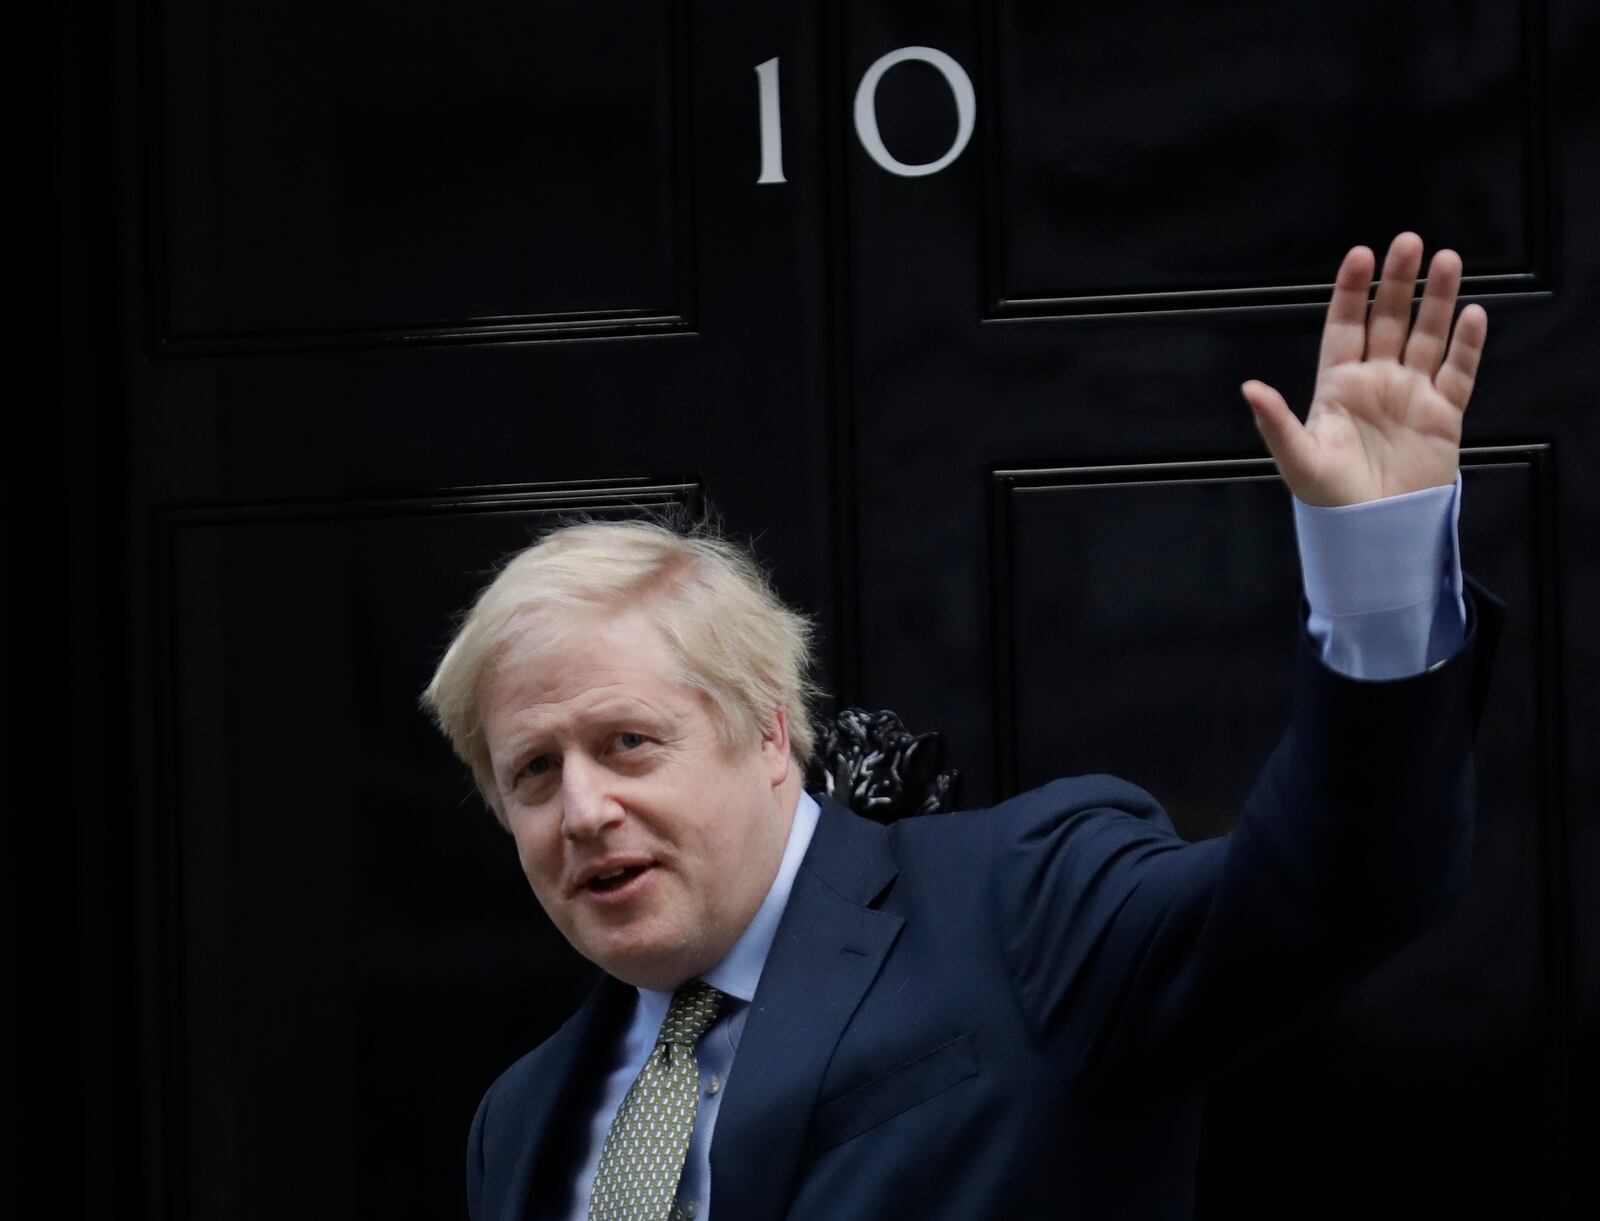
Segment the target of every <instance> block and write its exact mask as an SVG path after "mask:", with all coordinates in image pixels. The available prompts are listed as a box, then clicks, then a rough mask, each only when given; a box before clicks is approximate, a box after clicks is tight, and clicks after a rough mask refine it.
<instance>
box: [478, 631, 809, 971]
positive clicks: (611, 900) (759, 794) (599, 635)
mask: <svg viewBox="0 0 1600 1221" xmlns="http://www.w3.org/2000/svg"><path fill="white" fill-rule="evenodd" d="M481 711H482V713H483V724H484V732H485V734H486V737H487V741H488V746H489V756H490V759H491V761H492V763H493V766H494V775H495V783H496V785H497V787H498V789H499V792H500V797H501V800H502V801H503V802H504V805H505V814H506V822H507V824H508V825H509V827H510V829H511V834H512V836H513V837H514V838H515V839H516V842H517V855H518V857H519V859H520V860H521V862H522V870H523V872H524V873H525V874H527V876H528V881H529V882H530V883H531V884H532V886H533V892H534V894H535V895H537V896H538V898H539V902H540V904H542V905H543V907H544V909H545V911H546V912H547V913H549V915H550V918H551V919H552V920H554V921H555V923H556V927H557V928H559V929H560V930H561V932H562V933H563V935H565V937H566V938H567V940H568V941H570V942H571V943H572V945H573V946H574V947H575V948H576V949H577V950H578V952H579V953H581V954H582V955H583V956H584V957H585V958H588V959H589V960H590V961H592V962H594V963H596V964H597V965H599V966H600V967H601V968H602V969H604V970H605V971H607V972H608V973H610V974H611V975H614V976H616V977H617V978H618V979H620V980H623V981H624V982H625V983H631V984H635V985H638V986H640V987H647V988H660V989H668V988H675V987H677V986H678V985H679V984H680V983H682V982H684V981H685V980H687V979H690V978H693V977H694V976H696V975H698V974H700V973H701V972H703V971H705V970H707V969H708V968H710V967H711V966H713V965H715V964H716V962H717V961H718V960H720V959H721V958H722V957H723V955H724V954H726V953H727V952H728V950H729V949H731V948H732V946H733V943H734V942H735V941H736V940H737V939H738V937H739V934H740V933H741V932H743V931H744V928H745V926H746V925H747V924H748V923H749V922H750V919H751V918H752V917H753V916H754V915H755V911H756V908H757V907H759V906H760V904H761V900H762V899H763V898H764V897H765V896H766V893H767V890H768V889H769V887H770V886H771V884H772V879H773V877H774V876H775V875H776V873H777V868H778V862H779V860H780V858H781V857H782V855H783V847H784V844H785V842H786V840H787V838H788V833H789V823H790V820H791V818H792V816H793V813H794V810H793V798H794V796H795V790H794V786H792V785H790V784H788V783H786V782H787V780H788V777H789V772H790V761H789V749H788V739H787V736H786V732H785V728H784V726H783V723H782V720H781V719H779V721H778V724H777V728H776V729H775V730H774V731H773V732H772V733H770V734H768V735H767V736H765V737H763V738H761V739H759V740H757V741H754V742H750V743H747V744H745V745H743V746H740V747H736V748H729V747H727V746H726V745H724V743H723V741H722V738H721V736H720V735H719V733H718V730H717V725H716V722H715V721H713V719H712V717H711V713H710V703H709V701H708V700H707V699H706V697H705V696H704V695H702V694H701V693H700V692H698V691H696V690H694V688H692V687H691V686H689V684H688V683H687V682H685V681H684V679H683V677H682V675H681V672H680V669H679V667H678V664H677V662H676V661H675V660H674V659H673V657H672V655H671V653H670V651H669V648H668V645H667V641H666V639H665V637H663V636H662V634H661V632H660V630H659V629H658V628H657V627H656V626H655V624H654V622H653V621H652V620H651V619H650V618H649V617H648V616H647V615H646V614H645V613H644V612H642V611H638V610H622V611H616V612H611V613H600V614H597V615H596V616H595V617H594V618H593V619H586V620H583V621H581V622H579V623H576V624H574V625H573V627H572V630H571V631H570V632H569V633H568V634H567V635H566V638H565V639H563V640H561V641H559V642H558V643H556V644H553V645H549V646H546V647H544V648H542V649H537V650H528V649H526V648H517V647H513V648H512V649H511V650H510V651H509V653H508V654H507V657H506V660H504V661H503V662H502V663H501V664H500V666H499V668H498V669H497V670H496V672H495V674H494V676H493V678H492V679H491V681H490V682H489V684H488V686H487V688H486V689H485V691H484V694H483V697H482V705H481Z"/></svg>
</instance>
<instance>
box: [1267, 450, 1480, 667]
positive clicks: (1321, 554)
mask: <svg viewBox="0 0 1600 1221" xmlns="http://www.w3.org/2000/svg"><path fill="white" fill-rule="evenodd" d="M1460 507H1461V476H1460V475H1459V474H1457V476H1456V481H1455V483H1453V484H1450V485H1446V486H1443V487H1436V488H1424V489H1422V490H1421V491H1418V492H1408V493H1406V494H1404V495H1401V496H1389V497H1385V498H1384V499H1382V500H1373V501H1367V502H1366V503H1364V504H1358V505H1344V506H1340V507H1337V508H1318V507H1316V506H1313V505H1308V504H1304V503H1302V502H1301V501H1300V500H1298V499H1297V500H1295V502H1294V513H1295V531H1296V533H1297V535H1298V536H1299V540H1300V570H1301V575H1302V577H1303V578H1304V581H1305V592H1306V602H1307V603H1308V604H1309V606H1310V608H1311V614H1310V617H1309V619H1308V620H1307V624H1306V627H1307V629H1308V630H1309V631H1310V633H1311V635H1312V638H1313V639H1314V640H1315V641H1316V643H1317V645H1318V647H1319V649H1320V651H1321V654H1322V659H1323V660H1324V661H1325V662H1327V663H1328V664H1329V665H1330V666H1332V667H1333V668H1334V669H1336V670H1338V671H1340V672H1341V673H1343V674H1347V675H1349V676H1351V677H1353V678H1368V679H1387V678H1402V677H1406V676H1408V675H1411V674H1416V673H1420V672H1421V671H1422V670H1425V669H1427V668H1428V667H1429V666H1430V665H1434V664H1437V663H1438V662H1440V661H1443V660H1444V659H1445V658H1446V657H1449V656H1450V655H1451V654H1452V653H1454V652H1455V650H1456V649H1457V648H1458V647H1460V644H1461V640H1462V638H1463V636H1464V627H1465V624H1466V606H1465V603H1464V601H1463V599H1462V592H1461V590H1462V581H1461V558H1460V547H1459V545H1458V542H1457V522H1458V520H1459V516H1460Z"/></svg>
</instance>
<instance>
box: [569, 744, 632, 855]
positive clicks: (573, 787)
mask: <svg viewBox="0 0 1600 1221" xmlns="http://www.w3.org/2000/svg"><path fill="white" fill-rule="evenodd" d="M621 821H622V804H621V803H620V802H619V801H618V800H617V798H616V795H615V794H614V793H613V792H612V791H611V786H610V784H609V783H608V782H607V776H606V773H605V770H604V769H603V768H599V767H597V766H595V764H594V763H593V762H592V761H591V760H588V759H582V758H572V757H569V758H567V759H565V760H563V761H562V764H561V831H562V834H564V835H565V836H566V837H567V838H568V839H592V838H593V837H595V836H596V835H599V834H600V833H601V832H602V831H604V830H605V829H606V828H607V827H611V826H614V825H615V824H617V823H620V822H621Z"/></svg>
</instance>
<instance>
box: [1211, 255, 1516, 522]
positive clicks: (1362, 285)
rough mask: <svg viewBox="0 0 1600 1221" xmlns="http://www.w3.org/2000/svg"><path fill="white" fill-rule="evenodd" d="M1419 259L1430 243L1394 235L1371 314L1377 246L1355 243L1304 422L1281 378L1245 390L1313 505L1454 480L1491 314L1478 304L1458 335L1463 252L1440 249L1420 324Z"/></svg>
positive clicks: (1336, 292) (1286, 472)
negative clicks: (1278, 383) (1416, 295)
mask: <svg viewBox="0 0 1600 1221" xmlns="http://www.w3.org/2000/svg"><path fill="white" fill-rule="evenodd" d="M1421 266H1422V239H1421V238H1420V237H1418V236H1417V235H1416V234H1415V233H1402V234H1400V235H1399V236H1398V237H1396V238H1395V239H1394V241H1393V242H1392V243H1390V245H1389V253H1388V255H1387V256H1386V257H1385V259H1384V264H1383V279H1382V280H1381V281H1380V283H1379V285H1378V292H1377V296H1376V298H1375V299H1374V300H1373V302H1372V306H1371V308H1370V310H1369V308H1368V306H1367V287H1368V285H1369V284H1370V283H1371V282H1372V272H1373V253H1372V251H1371V250H1369V249H1367V247H1365V246H1357V247H1355V248H1354V249H1353V250H1351V251H1350V252H1349V253H1348V254H1346V255H1345V256H1344V262H1343V263H1341V264H1340V266H1339V274H1338V277H1337V278H1336V280H1335V283H1334V289H1333V299H1332V301H1330V302H1329V305H1328V318H1327V324H1326V326H1325V327H1324V328H1323V332H1322V355H1321V359H1320V361H1319V363H1318V366H1317V384H1316V389H1315V390H1314V391H1313V392H1312V398H1311V410H1310V411H1309V412H1308V413H1307V415H1306V420H1305V423H1304V424H1302V423H1301V422H1300V420H1299V419H1298V418H1297V417H1296V416H1295V414H1294V412H1293V411H1291V410H1290V409H1289V405H1288V404H1287V403H1286V402H1285V401H1284V398H1283V396H1282V395H1281V394H1279V393H1278V392H1277V391H1276V390H1274V389H1273V388H1272V387H1271V386H1268V385H1267V384H1265V383H1264V382H1259V381H1248V382H1246V383H1245V384H1244V385H1243V386H1242V387H1241V389H1242V391H1243V392H1244V396H1245V398H1246V399H1247V400H1248V401H1249V403H1250V406H1251V407H1252V409H1253V410H1254V411H1255V417H1256V425H1257V427H1259V428H1260V430H1261V435H1262V437H1263V438H1264V439H1265V440H1266V443H1267V448H1268V449H1269V450H1270V451H1271V452H1272V457H1273V459H1274V460H1275V461H1276V462H1277V464H1278V470H1279V471H1280V472H1281V473H1282V475H1283V478H1284V481H1285V482H1286V483H1288V485H1289V490H1290V491H1292V492H1293V493H1294V494H1295V495H1296V496H1297V497H1299V498H1300V499H1301V500H1302V501H1304V502H1306V503H1307V504H1313V505H1350V504H1360V503H1361V502H1363V501H1367V500H1377V499H1380V498H1381V497H1384V496H1397V495H1400V494H1401V493H1403V492H1414V491H1417V490H1419V489H1421V488H1428V487H1437V486H1439V485H1441V484H1447V483H1450V482H1452V481H1453V480H1454V479H1455V477H1456V469H1457V467H1458V465H1459V464H1460V452H1461V416H1462V413H1463V412H1465V411H1466V409H1467V400H1468V399H1469V398H1471V397H1472V386H1473V381H1474V379H1475V378H1476V376H1477V372H1478V361H1479V358H1480V357H1481V356H1482V355H1483V343H1484V338H1485V336H1486V335H1487V334H1488V330H1489V319H1488V315H1486V314H1485V313H1484V311H1483V307H1482V306H1480V305H1469V306H1467V307H1466V309H1464V310H1462V311H1461V317H1460V319H1459V320H1458V321H1456V324H1455V334H1454V336H1453V337H1452V335H1451V328H1450V323H1451V320H1452V318H1453V317H1454V315H1455V304H1456V294H1457V292H1458V291H1459V290H1460V287H1461V258H1460V256H1459V255H1457V254H1456V253H1455V251H1453V250H1441V251H1439V252H1438V253H1437V254H1435V255H1434V256H1433V262H1432V264H1431V265H1430V266H1429V268H1428V279H1427V286H1426V288H1425V289H1424V291H1423V295H1422V304H1421V306H1420V307H1419V308H1418V310H1417V317H1416V322H1415V323H1414V324H1413V322H1412V320H1411V300H1412V294H1413V292H1414V288H1415V284H1416V280H1417V273H1418V271H1419V270H1420V269H1421Z"/></svg>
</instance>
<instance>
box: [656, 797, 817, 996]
mask: <svg viewBox="0 0 1600 1221" xmlns="http://www.w3.org/2000/svg"><path fill="white" fill-rule="evenodd" d="M821 816H822V810H821V808H820V807H819V806H818V805H817V803H816V801H815V800H814V799H813V798H812V796H811V794H809V793H806V792H801V794H800V800H799V801H798V802H797V803H796V805H795V808H794V818H793V819H792V820H791V822H790V824H789V840H788V843H786V844H785V845H784V849H783V859H782V860H781V861H779V862H778V876H777V877H775V878H773V879H772V885H771V886H770V887H769V888H768V889H767V897H766V898H764V899H762V900H761V906H760V907H758V908H756V914H755V916H754V917H752V918H751V920H750V923H749V924H748V925H746V926H745V930H744V932H743V933H741V934H740V935H739V940H737V941H735V942H734V943H733V948H732V949H731V950H729V951H728V952H727V954H726V955H725V956H724V957H723V959H722V961H721V962H719V963H717V965H716V966H714V967H712V968H711V969H710V970H709V971H707V972H705V974H703V975H701V977H700V978H701V979H703V980H705V982H706V983H708V984H710V985H711V986H712V987H713V988H715V989H717V991H719V992H724V993H726V994H727V995H729V996H732V997H736V998H737V999H739V1000H741V1001H745V1002H747V1003H748V1002H749V1001H751V1000H752V999H754V997H755V994H756V984H757V983H759V982H760V981H761V968H762V967H764V966H766V964H767V951H768V950H770V949H771V948H772V939H773V938H774V937H775V936H777V933H778V922H779V921H780V920H782V919H783V911H784V908H786V907H788V905H789V892H790V891H791V890H793V889H794V875H795V874H796V873H798V872H799V871H800V862H801V861H802V860H803V859H804V858H805V855H806V849H807V848H809V847H810V846H811V836H812V834H813V833H814V832H815V831H816V829H817V820H818V819H819V818H820V817H821ZM671 1002H672V993H671V992H656V991H652V990H651V989H648V988H640V989H639V1003H640V1005H641V1006H642V1007H643V1009H644V1010H645V1011H646V1012H648V1013H653V1012H654V1011H655V1010H656V1009H659V1010H660V1011H661V1015H662V1017H663V1018H664V1017H665V1016H666V1013H667V1006H668V1005H669V1004H670V1003H671ZM658 1024H659V1023H658Z"/></svg>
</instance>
